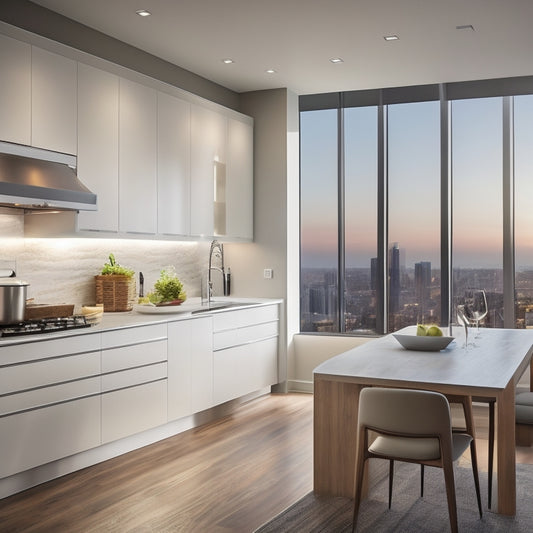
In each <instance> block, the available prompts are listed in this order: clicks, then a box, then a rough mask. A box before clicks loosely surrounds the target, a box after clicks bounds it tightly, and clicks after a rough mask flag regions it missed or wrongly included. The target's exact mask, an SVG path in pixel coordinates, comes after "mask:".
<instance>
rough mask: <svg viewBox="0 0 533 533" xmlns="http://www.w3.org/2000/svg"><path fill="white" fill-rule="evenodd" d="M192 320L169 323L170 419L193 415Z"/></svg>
mask: <svg viewBox="0 0 533 533" xmlns="http://www.w3.org/2000/svg"><path fill="white" fill-rule="evenodd" d="M190 322H191V321H190V320H181V321H179V322H169V323H168V419H169V420H177V419H178V418H182V417H184V416H189V415H190V414H192V403H191V391H192V377H191V376H192V374H191V372H192V370H191V368H192V367H191V365H192V356H191V353H192V338H191V324H190Z"/></svg>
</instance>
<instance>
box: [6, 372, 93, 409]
mask: <svg viewBox="0 0 533 533" xmlns="http://www.w3.org/2000/svg"><path fill="white" fill-rule="evenodd" d="M96 394H100V376H98V377H94V378H87V379H80V380H78V381H73V382H70V383H62V384H61V385H53V386H51V387H43V388H41V389H35V390H32V391H27V392H20V393H17V394H8V395H6V396H1V397H0V416H3V415H7V414H10V413H16V412H17V411H25V410H28V409H34V408H36V407H43V406H45V405H51V404H55V403H61V402H65V401H68V400H74V399H76V398H83V397H86V396H93V395H96Z"/></svg>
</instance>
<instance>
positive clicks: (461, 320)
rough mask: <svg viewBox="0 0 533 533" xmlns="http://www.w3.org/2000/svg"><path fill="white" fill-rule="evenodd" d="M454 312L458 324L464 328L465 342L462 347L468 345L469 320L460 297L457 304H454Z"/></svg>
mask: <svg viewBox="0 0 533 533" xmlns="http://www.w3.org/2000/svg"><path fill="white" fill-rule="evenodd" d="M455 313H456V316H457V324H458V325H459V326H464V328H465V343H464V344H463V348H467V347H468V325H469V321H468V318H467V313H468V311H467V309H466V306H465V304H464V302H463V301H462V300H461V299H460V300H459V302H458V303H457V305H456V306H455Z"/></svg>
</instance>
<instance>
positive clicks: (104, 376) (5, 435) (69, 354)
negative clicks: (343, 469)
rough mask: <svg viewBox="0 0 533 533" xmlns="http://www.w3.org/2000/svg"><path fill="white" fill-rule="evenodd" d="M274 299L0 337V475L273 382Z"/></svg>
mask: <svg viewBox="0 0 533 533" xmlns="http://www.w3.org/2000/svg"><path fill="white" fill-rule="evenodd" d="M278 338H279V305H278V304H273V305H266V306H260V307H252V308H248V309H244V310H235V311H224V312H219V313H216V314H213V315H202V316H193V317H191V318H187V319H184V320H183V319H182V320H176V321H170V322H162V323H155V324H148V325H139V326H134V327H122V328H118V329H114V330H109V331H101V332H96V333H89V334H81V335H73V336H65V337H63V338H55V339H47V340H42V341H37V342H33V341H25V342H21V343H16V344H8V345H4V346H2V345H1V343H0V455H1V460H0V481H1V480H2V479H3V478H6V477H8V476H12V475H14V474H17V473H23V472H24V471H26V470H29V469H31V468H34V467H38V466H41V465H44V464H46V463H49V462H52V461H55V460H58V459H62V458H65V457H68V456H71V455H74V454H78V453H81V452H84V451H87V450H90V449H92V448H97V447H98V446H101V445H103V444H107V443H110V442H113V441H116V440H118V439H123V438H126V437H129V436H133V435H135V434H138V433H141V432H143V431H146V430H149V429H152V428H156V427H158V426H163V425H165V424H166V423H167V422H169V421H173V420H178V419H180V418H183V417H187V416H191V415H194V414H195V413H198V412H200V411H204V410H206V409H209V408H211V407H214V406H215V405H218V404H221V403H224V402H226V401H228V400H232V399H234V398H238V397H241V396H244V395H246V394H249V393H251V392H254V391H258V390H260V389H263V388H265V387H268V386H270V385H273V384H275V383H277V376H278V371H277V368H278Z"/></svg>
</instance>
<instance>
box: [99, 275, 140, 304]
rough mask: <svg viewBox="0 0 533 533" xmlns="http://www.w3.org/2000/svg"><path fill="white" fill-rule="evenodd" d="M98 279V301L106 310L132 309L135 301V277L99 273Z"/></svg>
mask: <svg viewBox="0 0 533 533" xmlns="http://www.w3.org/2000/svg"><path fill="white" fill-rule="evenodd" d="M94 279H95V281H96V303H103V304H104V311H105V312H107V311H131V310H132V309H133V304H134V303H135V278H134V277H133V276H131V277H130V276H120V275H115V274H106V275H99V276H95V277H94Z"/></svg>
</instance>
